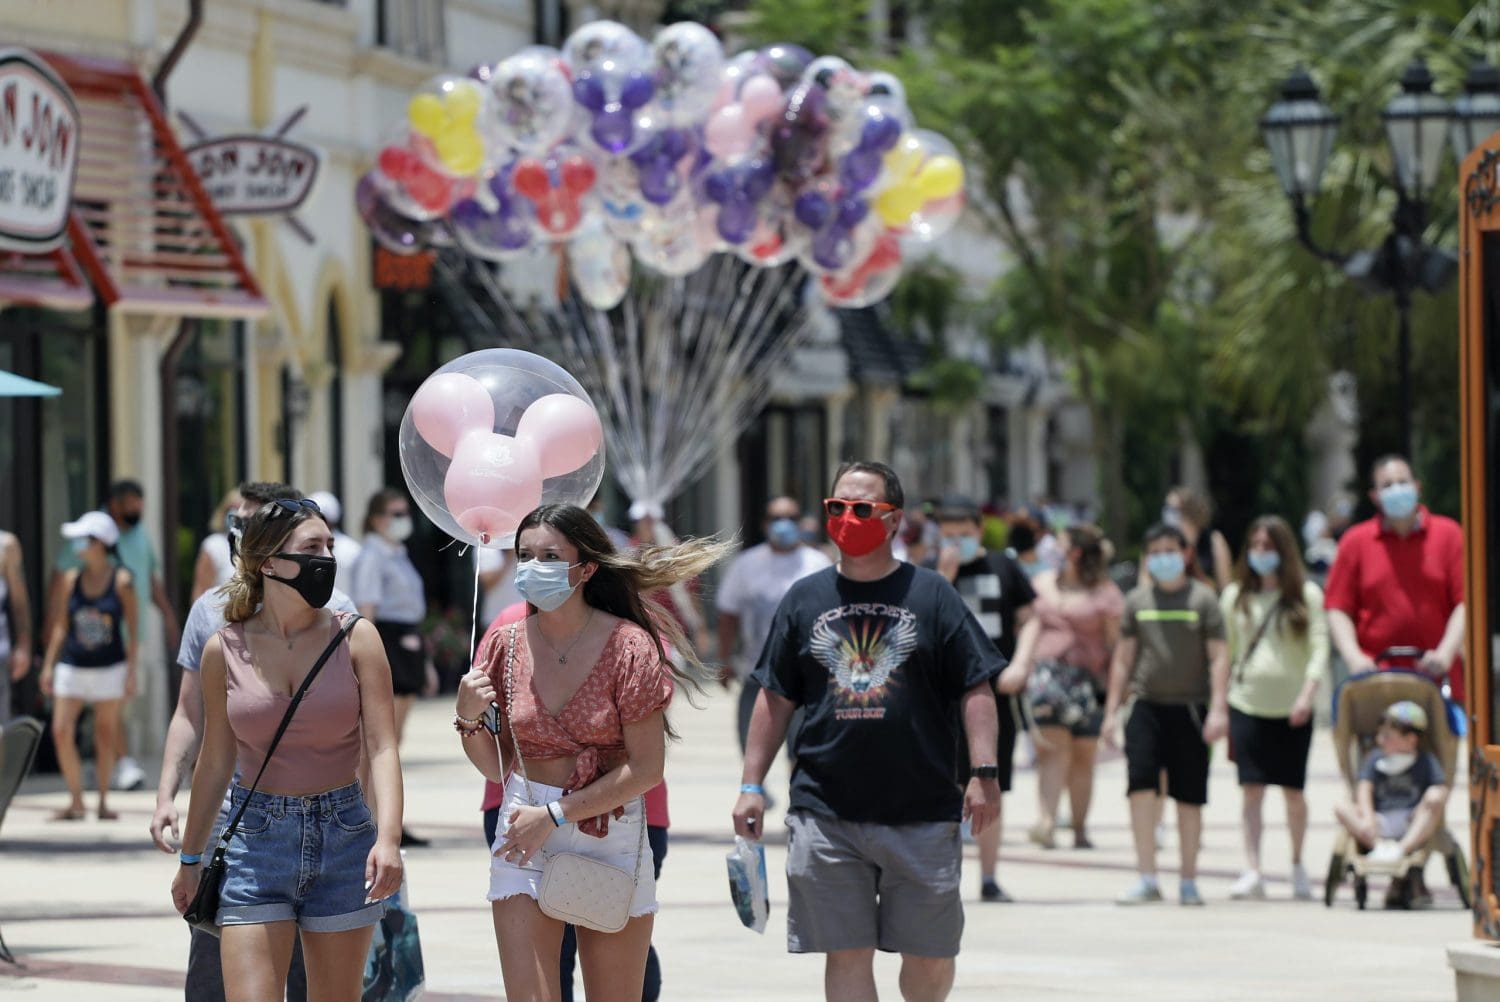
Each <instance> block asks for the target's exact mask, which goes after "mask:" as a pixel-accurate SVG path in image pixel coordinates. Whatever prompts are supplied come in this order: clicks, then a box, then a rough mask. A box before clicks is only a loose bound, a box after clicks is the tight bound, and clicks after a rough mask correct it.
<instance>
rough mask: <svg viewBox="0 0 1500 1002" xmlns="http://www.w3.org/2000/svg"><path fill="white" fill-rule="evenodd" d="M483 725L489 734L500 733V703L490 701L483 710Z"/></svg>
mask: <svg viewBox="0 0 1500 1002" xmlns="http://www.w3.org/2000/svg"><path fill="white" fill-rule="evenodd" d="M484 726H485V728H486V729H488V730H489V732H490V733H491V734H499V733H500V704H499V703H491V704H490V705H489V709H487V710H485V711H484Z"/></svg>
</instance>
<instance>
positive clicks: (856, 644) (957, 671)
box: [755, 563, 1005, 825]
mask: <svg viewBox="0 0 1500 1002" xmlns="http://www.w3.org/2000/svg"><path fill="white" fill-rule="evenodd" d="M1004 667H1005V659H1004V658H1003V657H1002V656H1001V655H1000V652H999V651H997V650H996V649H995V645H994V644H993V643H991V642H990V639H989V637H987V636H985V633H984V631H983V630H982V629H981V628H980V626H979V623H978V621H977V620H975V618H974V616H973V614H972V613H970V612H969V610H968V608H967V607H966V606H965V605H964V602H963V599H961V598H960V597H959V595H958V592H957V591H955V590H954V588H953V586H952V585H951V584H949V583H948V581H947V580H946V579H945V578H943V577H942V576H941V575H939V574H938V573H936V572H935V571H930V570H927V569H926V568H922V567H913V566H912V565H911V564H907V563H903V564H901V565H900V567H899V568H898V569H897V570H895V571H893V572H891V573H890V574H888V575H886V576H885V577H883V578H881V579H880V580H878V581H851V580H850V579H848V578H846V577H843V576H842V575H840V574H839V573H838V571H837V570H836V569H834V568H829V569H827V570H823V571H819V572H817V573H816V574H811V575H809V576H807V577H805V578H803V579H802V580H800V581H798V582H797V583H796V584H794V585H792V587H791V589H790V590H789V591H788V592H787V594H786V597H785V598H784V599H782V601H781V605H780V607H778V608H777V610H776V617H775V619H774V620H773V621H772V623H771V633H770V636H769V637H768V638H767V639H766V646H765V648H764V649H763V650H762V651H761V657H760V663H759V665H758V666H757V667H756V669H755V679H756V681H757V682H759V683H760V684H761V685H762V686H763V687H765V688H766V689H769V690H770V691H771V692H774V693H776V694H778V695H780V696H784V697H785V698H787V699H789V700H791V701H792V702H793V703H796V704H797V705H799V706H802V707H803V708H804V710H805V714H806V716H805V719H804V720H803V724H802V730H801V732H800V733H799V734H798V736H797V740H796V744H795V746H794V747H793V749H792V751H793V754H795V755H796V760H797V764H796V768H795V769H794V770H793V772H792V793H791V808H792V810H807V811H811V812H812V813H814V814H821V815H825V816H831V817H837V818H841V819H843V820H846V821H864V822H874V823H877V824H890V825H899V824H916V823H920V822H928V821H957V820H958V819H959V816H960V815H961V813H962V810H963V791H962V789H961V788H960V787H959V785H958V783H957V781H956V780H955V779H954V776H955V775H956V772H957V767H958V763H957V755H958V742H959V741H960V740H961V738H962V735H963V724H962V720H961V719H960V707H961V702H962V697H963V695H964V693H965V691H967V690H968V689H970V688H972V687H973V686H976V685H979V684H981V683H983V682H987V681H991V680H993V679H994V678H995V676H997V675H999V674H1000V671H1001V669H1003V668H1004Z"/></svg>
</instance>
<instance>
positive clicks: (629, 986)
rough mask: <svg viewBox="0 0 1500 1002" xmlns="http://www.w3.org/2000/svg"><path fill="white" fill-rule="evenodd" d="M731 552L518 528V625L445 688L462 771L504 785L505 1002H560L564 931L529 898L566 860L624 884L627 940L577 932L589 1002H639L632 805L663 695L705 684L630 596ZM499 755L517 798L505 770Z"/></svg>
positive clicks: (647, 777) (647, 766)
mask: <svg viewBox="0 0 1500 1002" xmlns="http://www.w3.org/2000/svg"><path fill="white" fill-rule="evenodd" d="M729 552H731V547H729V546H727V545H725V544H723V543H718V542H713V541H690V542H688V543H684V544H682V545H680V546H673V547H647V548H644V549H642V550H638V551H636V552H634V553H631V554H628V555H627V554H621V553H619V552H618V551H616V550H615V548H614V546H613V545H612V544H611V543H610V541H609V538H608V537H607V536H606V535H605V534H604V531H603V530H602V529H601V528H599V525H598V523H596V522H595V521H594V519H593V517H592V516H590V515H589V513H588V512H587V511H585V510H584V509H582V508H577V507H574V506H572V505H545V506H543V507H541V508H538V509H537V510H536V511H534V512H532V513H531V514H530V515H527V516H526V518H525V519H524V520H523V521H522V522H521V526H520V529H519V530H518V532H517V535H516V557H517V559H518V561H519V563H518V565H517V567H516V578H515V584H516V588H517V590H519V591H520V592H521V595H522V597H523V598H525V599H526V601H527V605H528V612H529V613H531V614H530V615H529V616H528V617H527V619H526V620H525V621H524V622H523V623H520V624H517V626H516V627H515V628H514V629H512V628H509V627H507V628H504V629H501V630H496V631H494V633H493V634H492V635H491V636H490V639H489V640H488V641H487V642H486V643H485V644H484V645H483V646H482V647H481V649H480V651H479V654H478V656H477V658H476V659H475V664H474V670H473V671H471V672H469V673H468V674H467V675H465V676H464V679H463V681H462V683H461V684H460V686H459V691H458V705H457V719H456V720H455V722H454V723H455V727H456V728H457V729H458V731H459V733H460V734H462V735H463V746H464V751H465V752H466V753H467V754H468V756H469V760H470V761H472V762H473V763H474V765H475V767H476V768H477V769H478V770H479V771H480V773H482V774H483V775H484V776H485V778H487V779H490V780H492V781H494V782H497V783H503V784H504V785H505V803H504V804H503V805H502V806H501V809H500V825H499V828H498V830H497V833H496V837H495V842H494V844H493V845H492V846H491V849H492V852H493V858H492V860H491V866H490V888H489V899H490V901H491V902H493V910H494V919H495V936H496V939H497V940H498V941H499V944H500V967H501V971H502V973H503V974H504V978H505V994H506V996H507V997H508V998H515V999H526V1000H528V1002H532V1000H536V1002H555V1000H556V999H558V998H559V997H560V992H561V987H560V985H559V983H558V968H557V956H558V951H559V948H560V946H561V943H562V935H563V923H562V922H561V921H559V920H557V919H554V918H551V917H549V916H547V915H545V914H543V913H542V911H541V909H540V908H538V906H537V901H536V899H537V895H538V888H539V886H540V882H541V877H542V864H543V863H544V861H545V859H546V858H547V857H551V856H553V855H555V854H557V853H560V852H575V853H581V854H584V855H587V856H589V857H591V858H594V859H597V860H599V861H601V862H605V863H609V864H611V865H613V866H617V867H619V868H620V869H622V870H625V871H626V872H633V873H636V874H637V883H636V889H635V895H634V898H633V899H632V901H631V906H630V916H631V918H630V921H629V922H627V923H626V925H625V928H624V929H622V930H621V931H620V932H617V933H601V932H598V931H595V930H592V929H587V928H583V927H579V929H578V952H579V961H580V966H582V968H583V981H584V991H585V994H586V996H587V997H588V998H589V1000H590V1002H595V1000H611V999H615V1000H620V1002H639V999H640V997H641V985H642V980H643V978H644V976H645V966H646V951H647V948H648V946H649V944H650V942H651V927H652V922H653V917H654V915H655V913H656V886H655V881H654V880H653V877H652V872H651V870H652V868H651V865H650V862H651V861H650V858H649V857H647V858H646V859H645V864H644V865H639V864H638V856H639V855H640V845H641V831H642V828H641V826H642V825H643V824H644V823H645V819H644V818H643V817H642V804H641V795H642V794H644V793H645V792H646V791H647V790H649V789H651V788H652V787H653V786H655V785H656V784H657V783H659V782H660V781H661V778H662V767H663V763H664V760H665V757H666V738H667V737H669V736H671V735H672V730H671V727H670V725H669V724H668V723H667V720H666V708H667V704H668V703H669V702H671V699H672V692H673V690H674V688H675V686H676V684H677V683H678V682H685V683H687V684H688V685H689V686H690V687H691V688H693V689H697V688H699V684H698V676H700V675H702V676H703V677H706V672H705V670H704V669H703V666H702V664H701V663H700V662H699V661H698V660H697V656H696V655H695V654H693V653H692V648H691V646H690V645H689V644H688V643H687V642H686V641H685V640H684V638H683V637H682V636H681V634H680V630H678V628H677V626H676V624H675V622H674V621H673V620H672V619H671V617H669V616H666V615H663V614H662V612H661V610H660V608H659V607H656V606H655V603H653V602H651V601H650V600H648V599H643V598H642V596H643V595H644V594H646V593H648V592H651V591H653V590H655V589H658V588H663V587H666V586H668V585H671V584H673V583H676V582H678V581H683V580H686V579H688V578H692V577H695V576H697V575H699V574H701V573H703V572H704V571H705V570H707V569H708V568H709V567H711V566H712V565H713V564H714V563H716V562H717V561H719V560H721V559H723V558H724V557H725V556H727V555H728V553H729ZM512 638H514V646H515V652H514V658H513V659H512V658H511V657H510V654H511V652H510V647H511V645H512ZM665 645H670V646H671V647H672V648H673V649H674V650H676V651H678V652H680V655H681V657H679V661H680V662H681V663H682V665H683V667H681V668H679V667H676V666H674V665H673V664H672V662H670V661H669V660H668V659H667V658H666V655H665V649H664V647H665ZM507 664H509V665H510V669H509V670H510V672H511V673H512V677H511V678H510V679H509V682H508V684H507V679H506V671H507ZM508 692H513V693H514V696H513V698H512V697H511V696H509V695H508ZM491 703H494V704H497V706H498V708H499V719H500V733H499V735H498V741H497V740H496V739H495V738H494V737H490V736H489V733H488V732H487V731H485V730H484V729H483V726H482V724H481V723H480V719H481V718H482V716H483V715H484V713H485V712H486V710H487V709H488V707H489V706H490V704H491ZM513 742H515V743H518V744H519V745H520V748H521V754H522V757H523V759H524V761H525V767H526V774H527V776H529V779H530V783H529V788H530V789H529V794H530V795H528V784H527V783H526V782H525V781H524V780H523V777H522V775H521V774H520V772H519V770H518V769H516V767H515V763H514V762H512V761H510V760H511V759H512V758H513V757H514V748H515V744H513ZM502 754H503V757H504V760H505V761H504V764H503V765H502Z"/></svg>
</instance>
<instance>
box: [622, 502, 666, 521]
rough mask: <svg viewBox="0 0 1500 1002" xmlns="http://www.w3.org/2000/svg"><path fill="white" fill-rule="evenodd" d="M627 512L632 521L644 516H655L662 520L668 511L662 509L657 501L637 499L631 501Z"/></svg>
mask: <svg viewBox="0 0 1500 1002" xmlns="http://www.w3.org/2000/svg"><path fill="white" fill-rule="evenodd" d="M627 514H628V515H629V517H630V520H631V521H632V522H639V521H640V520H641V519H643V518H654V519H656V520H657V521H658V522H660V521H661V520H662V519H663V518H665V517H666V514H667V513H666V512H664V511H662V507H661V505H660V504H658V503H657V502H655V501H635V502H632V503H631V505H630V511H629V512H628V513H627Z"/></svg>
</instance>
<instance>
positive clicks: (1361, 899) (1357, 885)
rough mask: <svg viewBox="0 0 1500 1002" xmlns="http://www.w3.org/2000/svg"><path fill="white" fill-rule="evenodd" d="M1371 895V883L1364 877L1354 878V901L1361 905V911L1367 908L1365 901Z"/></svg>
mask: <svg viewBox="0 0 1500 1002" xmlns="http://www.w3.org/2000/svg"><path fill="white" fill-rule="evenodd" d="M1369 896H1370V884H1369V881H1367V880H1365V878H1364V877H1355V878H1354V903H1355V904H1356V905H1358V906H1359V910H1360V911H1364V910H1365V901H1366V900H1367V899H1368V898H1369Z"/></svg>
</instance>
